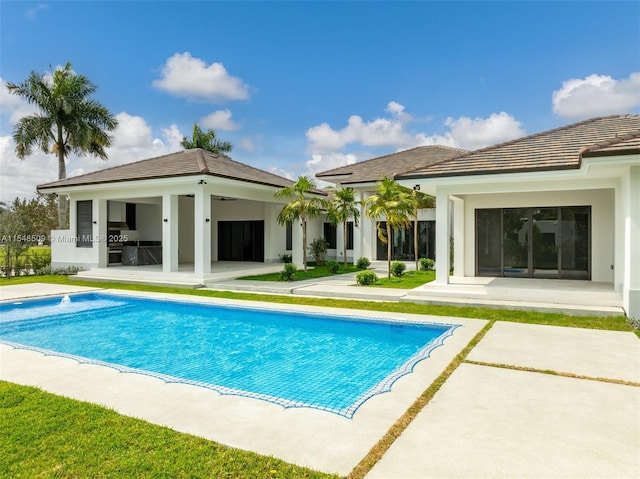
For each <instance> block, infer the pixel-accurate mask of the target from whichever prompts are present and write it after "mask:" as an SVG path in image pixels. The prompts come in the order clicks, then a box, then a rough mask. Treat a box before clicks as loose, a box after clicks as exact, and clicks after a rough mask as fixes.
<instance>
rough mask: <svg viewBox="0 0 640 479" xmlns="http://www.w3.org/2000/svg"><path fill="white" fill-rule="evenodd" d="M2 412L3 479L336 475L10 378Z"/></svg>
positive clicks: (2, 388)
mask: <svg viewBox="0 0 640 479" xmlns="http://www.w3.org/2000/svg"><path fill="white" fill-rule="evenodd" d="M0 415H1V417H2V421H0V450H1V451H2V453H1V459H0V477H6V478H9V477H11V478H16V479H17V478H35V477H43V478H54V477H55V478H63V477H64V478H92V479H97V478H132V477H135V478H247V479H254V478H285V477H287V478H289V477H291V478H317V479H328V478H335V477H338V476H333V475H330V474H323V473H320V472H316V471H312V470H309V469H306V468H303V467H299V466H295V465H292V464H288V463H286V462H284V461H282V460H280V459H275V458H272V457H266V456H261V455H259V454H255V453H252V452H247V451H241V450H238V449H233V448H230V447H226V446H222V445H220V444H217V443H215V442H211V441H208V440H206V439H202V438H198V437H195V436H190V435H188V434H182V433H179V432H176V431H173V430H171V429H169V428H166V427H161V426H156V425H153V424H149V423H147V422H145V421H142V420H140V419H134V418H130V417H126V416H122V415H120V414H118V413H116V412H114V411H112V410H109V409H105V408H103V407H100V406H96V405H93V404H89V403H84V402H80V401H75V400H71V399H67V398H62V397H59V396H55V395H53V394H49V393H47V392H44V391H41V390H39V389H37V388H33V387H26V386H19V385H16V384H11V383H7V382H4V381H0Z"/></svg>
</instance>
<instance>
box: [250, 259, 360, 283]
mask: <svg viewBox="0 0 640 479" xmlns="http://www.w3.org/2000/svg"><path fill="white" fill-rule="evenodd" d="M282 266H283V269H284V264H283V265H282ZM356 271H358V268H356V267H355V266H354V265H352V264H348V265H347V267H346V269H345V267H344V265H343V264H342V263H340V268H339V269H338V272H337V273H332V272H331V271H329V268H328V267H327V266H326V265H323V266H309V267H308V268H307V271H305V270H304V269H302V268H300V269H298V270H297V271H296V272H295V274H294V275H293V280H294V281H302V280H305V279H314V278H324V277H325V276H335V275H336V274H345V273H354V272H356ZM238 279H246V280H254V281H280V273H279V272H278V273H268V274H260V275H255V276H244V277H242V278H238Z"/></svg>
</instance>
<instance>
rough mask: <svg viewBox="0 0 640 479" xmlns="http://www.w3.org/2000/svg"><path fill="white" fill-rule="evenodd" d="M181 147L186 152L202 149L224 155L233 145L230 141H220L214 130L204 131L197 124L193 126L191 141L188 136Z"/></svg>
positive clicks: (183, 139)
mask: <svg viewBox="0 0 640 479" xmlns="http://www.w3.org/2000/svg"><path fill="white" fill-rule="evenodd" d="M180 145H181V146H182V148H184V149H185V150H191V149H193V148H202V149H203V150H207V151H210V152H211V153H214V154H216V155H224V154H225V153H229V152H230V151H231V149H232V148H233V145H232V144H231V143H230V142H228V141H220V140H218V139H217V138H216V132H215V131H213V130H207V131H202V129H201V128H200V127H199V126H198V124H197V123H194V124H193V134H192V135H191V139H189V138H187V137H186V136H185V137H183V138H182V141H181V142H180Z"/></svg>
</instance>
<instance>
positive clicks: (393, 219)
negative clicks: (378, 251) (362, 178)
mask: <svg viewBox="0 0 640 479" xmlns="http://www.w3.org/2000/svg"><path fill="white" fill-rule="evenodd" d="M365 205H366V207H367V209H366V214H367V216H369V217H371V218H373V219H376V220H378V219H380V218H382V217H384V218H385V222H386V228H385V229H383V228H382V227H381V224H380V221H378V222H377V228H378V238H380V241H382V242H383V243H384V244H386V245H387V266H388V273H387V277H388V278H391V243H392V241H391V230H392V228H393V229H400V228H406V227H407V226H408V225H410V224H411V220H410V216H412V215H413V212H414V210H415V207H414V201H413V197H412V195H411V193H409V190H407V188H405V187H404V186H400V185H399V184H398V183H397V182H396V181H395V180H394V179H393V178H388V177H387V176H383V177H382V180H381V181H379V182H378V187H377V189H376V192H375V194H373V195H371V196H370V197H368V198H367V199H366V200H365Z"/></svg>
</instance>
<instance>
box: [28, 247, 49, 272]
mask: <svg viewBox="0 0 640 479" xmlns="http://www.w3.org/2000/svg"><path fill="white" fill-rule="evenodd" d="M29 260H30V262H31V268H32V269H33V270H34V271H38V270H39V269H42V268H44V267H45V266H48V265H50V264H51V252H50V251H42V252H40V253H32V254H30V255H29Z"/></svg>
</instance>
